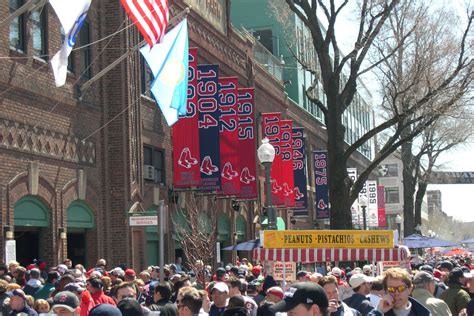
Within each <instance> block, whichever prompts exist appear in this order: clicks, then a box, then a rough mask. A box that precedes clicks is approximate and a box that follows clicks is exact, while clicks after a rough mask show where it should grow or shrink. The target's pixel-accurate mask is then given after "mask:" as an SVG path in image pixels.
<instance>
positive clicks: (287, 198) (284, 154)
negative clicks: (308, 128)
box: [279, 120, 295, 207]
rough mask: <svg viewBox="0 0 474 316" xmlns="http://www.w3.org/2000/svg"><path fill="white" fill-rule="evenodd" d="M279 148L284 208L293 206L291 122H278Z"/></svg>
mask: <svg viewBox="0 0 474 316" xmlns="http://www.w3.org/2000/svg"><path fill="white" fill-rule="evenodd" d="M279 124H280V131H281V138H280V148H281V164H282V170H281V171H282V176H283V177H282V179H283V182H282V187H283V188H282V193H283V201H284V204H285V206H287V207H294V206H295V193H294V191H293V189H294V188H295V179H294V175H293V136H292V135H293V121H291V120H282V121H280V123H279Z"/></svg>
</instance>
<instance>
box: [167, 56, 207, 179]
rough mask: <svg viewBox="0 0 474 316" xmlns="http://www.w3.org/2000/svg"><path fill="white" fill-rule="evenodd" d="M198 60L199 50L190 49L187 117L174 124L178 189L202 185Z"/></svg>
mask: <svg viewBox="0 0 474 316" xmlns="http://www.w3.org/2000/svg"><path fill="white" fill-rule="evenodd" d="M196 59H197V48H189V70H188V104H187V108H186V115H185V116H182V117H180V118H179V120H178V121H177V122H176V123H175V124H173V168H174V169H173V170H174V172H173V185H174V187H176V188H191V187H198V186H200V184H201V175H200V173H199V166H200V155H199V152H200V149H199V132H198V111H197V100H198V96H197V60H196Z"/></svg>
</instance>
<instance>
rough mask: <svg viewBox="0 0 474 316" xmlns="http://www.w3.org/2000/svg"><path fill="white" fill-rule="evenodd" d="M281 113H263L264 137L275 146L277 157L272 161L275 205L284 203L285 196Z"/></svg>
mask: <svg viewBox="0 0 474 316" xmlns="http://www.w3.org/2000/svg"><path fill="white" fill-rule="evenodd" d="M280 119H281V113H262V129H263V133H262V135H263V137H267V138H268V140H269V141H270V144H272V145H273V147H275V159H274V160H273V163H272V172H271V186H272V188H271V190H272V204H273V205H274V206H277V205H284V203H285V201H284V196H283V172H282V170H283V165H282V160H281V148H280V139H281V129H280Z"/></svg>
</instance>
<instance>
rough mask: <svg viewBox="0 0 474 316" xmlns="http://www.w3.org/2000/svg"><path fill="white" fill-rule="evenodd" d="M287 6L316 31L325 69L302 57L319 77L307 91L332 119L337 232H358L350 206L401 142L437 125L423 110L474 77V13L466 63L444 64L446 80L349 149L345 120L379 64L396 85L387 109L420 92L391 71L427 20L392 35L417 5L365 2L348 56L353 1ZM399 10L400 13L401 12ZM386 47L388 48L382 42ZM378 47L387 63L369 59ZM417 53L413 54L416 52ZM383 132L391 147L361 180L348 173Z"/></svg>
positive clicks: (461, 50) (460, 49)
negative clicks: (345, 30)
mask: <svg viewBox="0 0 474 316" xmlns="http://www.w3.org/2000/svg"><path fill="white" fill-rule="evenodd" d="M285 1H286V3H287V4H288V6H289V8H290V9H291V10H292V11H293V12H294V13H295V14H296V15H297V16H298V18H299V19H301V21H302V22H303V23H304V25H305V26H306V27H307V28H308V29H309V31H310V33H311V38H312V45H313V48H314V51H315V52H316V55H317V59H318V63H317V68H314V67H311V65H309V64H307V63H305V62H304V61H302V60H298V61H299V63H300V64H301V66H302V67H303V68H304V69H305V70H307V71H309V72H311V73H312V74H313V75H314V77H315V78H316V79H315V80H314V81H313V84H312V85H311V86H310V87H309V88H308V89H307V91H306V94H307V96H308V98H309V100H310V101H311V102H313V103H314V104H315V105H316V106H317V107H318V108H319V109H320V110H321V112H322V113H323V114H324V120H325V124H326V127H327V134H328V140H327V150H328V174H329V178H328V182H329V198H330V203H331V228H351V227H352V222H351V212H350V207H351V205H352V203H353V202H354V200H355V199H356V198H357V196H358V193H359V191H360V190H361V188H362V186H363V184H364V182H365V181H366V180H367V179H368V176H369V174H370V173H371V172H372V171H373V170H374V169H375V168H376V167H377V166H378V165H379V164H380V162H382V161H383V160H384V159H385V158H386V157H388V155H390V154H391V153H392V152H394V151H395V150H396V149H397V148H398V147H399V146H400V145H402V144H404V143H406V142H409V141H411V140H412V139H413V138H414V137H416V136H417V135H419V134H420V133H421V132H422V131H423V130H424V129H425V128H426V127H428V126H430V125H431V124H432V123H433V122H434V121H435V118H434V117H430V116H426V112H428V110H426V111H422V110H421V109H422V108H423V107H424V106H425V105H427V104H429V103H430V102H432V101H433V100H434V99H437V98H439V96H440V94H441V93H442V92H443V91H445V90H447V89H448V90H453V91H455V90H456V87H457V86H458V85H462V86H463V87H464V86H465V85H466V84H468V83H469V82H470V80H472V64H473V61H472V55H469V53H467V54H466V51H465V49H466V48H465V46H466V43H465V42H466V36H467V34H468V32H469V30H470V28H471V22H472V16H470V18H469V23H468V25H467V28H466V29H465V32H464V34H463V36H462V38H461V39H460V41H459V43H458V46H457V47H456V51H457V53H458V55H457V56H458V59H457V60H456V61H455V62H454V63H452V64H450V65H440V67H441V66H445V70H446V71H445V72H444V73H443V76H442V77H441V78H436V80H433V81H430V85H429V86H428V87H426V88H425V89H423V90H420V92H419V94H417V95H416V98H415V99H413V100H410V102H409V103H406V102H402V104H404V105H405V106H403V107H400V108H396V109H395V110H396V111H394V114H393V115H391V116H387V117H386V118H385V120H384V121H383V122H382V123H380V124H379V125H377V126H375V127H374V128H372V129H371V130H369V131H368V132H366V133H365V134H364V135H362V136H361V137H359V139H357V140H355V141H354V143H353V144H351V145H350V146H347V144H346V143H345V141H344V135H345V132H346V127H345V126H344V123H343V116H344V113H345V111H347V109H348V107H349V105H350V104H351V102H352V100H353V99H354V96H355V93H356V91H357V86H358V79H359V77H360V76H361V75H363V74H364V73H367V72H369V71H371V70H373V69H374V68H376V67H379V69H380V71H382V69H384V68H383V67H382V66H385V67H386V68H385V71H386V72H385V74H386V75H387V76H386V83H387V84H390V85H391V86H392V87H393V90H392V91H391V93H390V94H388V95H386V97H385V99H384V103H385V104H384V105H385V106H387V104H389V103H388V102H391V103H392V104H400V102H398V99H400V98H404V95H405V90H406V89H409V88H412V86H411V85H410V84H408V83H407V85H406V86H401V87H400V86H399V85H398V84H397V83H396V81H394V80H393V79H394V76H396V75H397V74H398V72H397V69H396V68H395V69H391V68H390V67H389V66H390V65H392V64H391V63H390V62H389V61H390V60H393V59H402V58H404V57H405V56H404V54H403V52H406V51H407V50H406V49H405V50H402V53H400V51H401V50H400V49H401V48H402V47H404V45H406V43H408V42H409V41H410V40H411V37H412V35H413V33H414V32H415V31H416V30H417V28H419V27H420V25H419V23H421V21H420V20H415V21H416V23H414V24H411V25H409V26H408V27H406V28H405V27H404V28H403V32H400V33H399V36H397V37H396V36H395V35H392V36H390V37H388V36H384V34H383V33H382V31H383V30H384V28H385V27H387V24H394V25H401V26H403V25H404V24H403V21H404V19H405V17H406V16H407V15H409V14H415V15H416V12H412V11H410V10H409V7H408V8H405V7H402V9H398V8H397V6H398V5H399V2H400V1H399V0H362V1H360V2H361V3H360V6H359V7H358V12H356V13H355V14H356V15H357V17H358V23H359V25H358V34H357V38H356V39H355V41H354V45H353V48H352V50H351V51H350V53H349V54H348V55H346V56H343V55H342V54H341V52H340V49H339V44H338V38H337V36H336V32H335V29H336V26H337V25H338V16H339V15H340V13H341V11H342V10H344V8H346V6H347V4H348V2H349V1H348V0H345V1H339V2H338V3H336V1H335V0H327V1H324V0H298V1H297V0H285ZM396 9H397V11H395V10H396ZM320 15H321V16H323V17H324V21H321V20H320V19H319V18H318V17H319V16H320ZM412 41H413V40H412ZM383 42H385V45H375V44H376V43H383ZM436 48H437V47H433V49H436ZM374 50H376V51H377V52H378V53H379V54H378V56H379V59H378V60H370V61H369V58H368V56H369V52H371V51H374ZM412 53H413V52H410V54H412ZM466 56H468V57H466ZM296 57H297V56H296ZM343 71H346V72H347V73H348V75H347V79H345V78H344V77H345V75H344V74H343ZM317 78H321V81H322V85H323V89H324V94H325V96H326V102H325V103H324V102H323V101H322V100H321V99H320V98H318V97H317V94H316V93H314V89H315V87H316V85H317ZM443 93H444V92H443ZM453 93H455V92H453ZM445 106H446V107H448V106H449V104H448V103H445ZM436 111H438V110H436ZM436 111H435V113H436ZM440 115H441V113H440ZM382 132H386V138H385V143H384V144H383V145H382V146H381V148H380V150H379V151H378V152H377V153H376V154H375V157H374V159H373V161H371V162H370V163H369V165H368V166H367V167H366V168H365V170H362V172H360V174H359V178H358V179H357V180H356V181H355V182H353V181H352V180H351V179H350V178H349V177H348V175H347V163H348V160H349V158H350V157H351V155H353V154H354V152H355V151H356V150H357V149H359V148H360V147H361V146H363V144H364V143H366V142H367V141H368V140H370V139H371V138H373V137H374V136H375V135H378V134H380V133H382Z"/></svg>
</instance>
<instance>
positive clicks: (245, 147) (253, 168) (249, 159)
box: [238, 88, 257, 199]
mask: <svg viewBox="0 0 474 316" xmlns="http://www.w3.org/2000/svg"><path fill="white" fill-rule="evenodd" d="M254 93H255V90H254V88H239V89H238V116H239V121H238V128H239V133H238V134H239V135H238V136H239V146H238V150H239V152H240V162H239V164H240V192H239V197H240V198H242V199H255V198H257V164H256V158H255V155H248V154H246V153H251V152H254V151H255V140H256V136H255V105H254V104H255V100H254Z"/></svg>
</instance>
